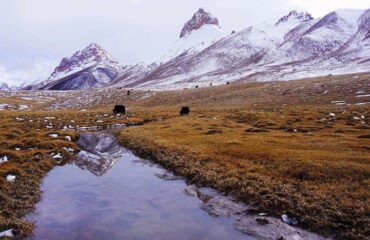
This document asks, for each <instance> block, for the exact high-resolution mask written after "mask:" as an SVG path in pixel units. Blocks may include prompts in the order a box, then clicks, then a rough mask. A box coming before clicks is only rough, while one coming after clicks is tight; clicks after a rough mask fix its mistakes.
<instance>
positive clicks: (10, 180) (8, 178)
mask: <svg viewBox="0 0 370 240" xmlns="http://www.w3.org/2000/svg"><path fill="white" fill-rule="evenodd" d="M15 178H16V177H15V175H11V174H10V175H8V176H6V180H7V181H8V182H14V180H15Z"/></svg>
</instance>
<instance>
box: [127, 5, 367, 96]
mask: <svg viewBox="0 0 370 240" xmlns="http://www.w3.org/2000/svg"><path fill="white" fill-rule="evenodd" d="M369 43H370V10H366V11H365V10H338V11H334V12H331V13H329V14H327V15H325V16H323V17H321V18H318V19H313V18H312V16H311V15H310V14H308V13H298V12H296V11H292V12H291V13H289V14H288V15H287V16H284V17H282V18H281V19H279V20H278V21H277V22H276V23H275V24H268V23H262V24H260V25H256V26H251V27H248V28H246V29H244V30H242V31H240V32H238V33H235V34H231V35H229V36H226V37H223V38H221V39H220V40H218V41H217V42H215V43H214V44H211V45H210V46H208V47H206V48H204V49H203V50H201V51H199V52H196V53H194V54H190V55H188V54H187V53H186V52H184V53H183V54H182V55H180V56H178V57H175V58H173V59H171V60H169V61H168V62H166V63H163V64H161V65H160V66H159V67H158V68H156V69H154V70H153V71H152V72H150V73H148V74H145V75H143V76H141V78H139V79H137V81H134V82H133V81H131V82H130V84H129V85H128V86H129V87H139V88H157V89H173V88H184V87H194V86H197V85H198V86H208V85H209V84H211V83H212V84H213V85H215V84H222V83H225V82H226V81H238V80H243V81H263V80H278V79H282V80H288V79H294V78H302V77H308V76H320V75H327V74H343V73H353V72H356V71H370V66H369V64H366V62H367V63H368V62H370V52H369V51H368V50H369V48H370V44H369ZM121 84H123V85H124V83H121Z"/></svg>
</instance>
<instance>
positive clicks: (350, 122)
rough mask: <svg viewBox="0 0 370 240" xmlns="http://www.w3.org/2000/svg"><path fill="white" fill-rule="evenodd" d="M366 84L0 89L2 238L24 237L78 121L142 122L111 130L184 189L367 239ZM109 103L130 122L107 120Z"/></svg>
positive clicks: (369, 119)
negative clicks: (182, 181) (202, 189)
mask: <svg viewBox="0 0 370 240" xmlns="http://www.w3.org/2000/svg"><path fill="white" fill-rule="evenodd" d="M369 79H370V73H362V74H350V75H343V76H326V77H320V78H310V79H303V80H297V81H287V82H279V81H274V82H258V83H247V82H237V83H232V84H228V85H223V86H212V87H207V88H197V89H182V90H175V91H151V90H145V91H144V90H135V89H133V90H132V89H113V88H111V89H98V90H81V91H61V92H58V91H19V92H13V93H7V92H0V107H1V108H3V109H4V110H1V109H0V110H1V111H0V131H1V135H0V141H1V142H0V146H1V147H0V158H3V157H4V156H7V159H8V161H7V162H4V163H1V164H0V205H1V206H2V208H1V209H0V231H2V230H7V229H10V228H13V229H14V231H15V233H16V234H17V235H18V236H20V237H24V236H28V235H29V234H30V233H31V232H32V227H33V226H32V223H30V222H27V221H26V220H24V218H22V217H24V216H25V215H26V214H27V213H29V212H31V211H32V209H33V207H34V204H35V203H36V202H37V201H38V200H39V199H40V196H41V195H40V184H41V181H42V178H43V177H44V176H45V175H46V174H47V172H48V171H49V170H51V169H52V168H53V167H54V166H57V165H63V164H67V163H68V159H70V157H71V156H73V153H76V152H78V147H77V145H76V143H75V142H76V141H77V140H78V133H76V131H75V129H76V128H77V126H78V127H89V126H102V127H103V126H107V125H114V124H123V123H124V124H127V125H131V124H143V126H140V127H132V128H126V129H122V130H119V131H117V132H116V135H117V137H118V139H119V141H120V142H121V143H122V145H124V146H125V147H127V148H129V149H132V150H134V151H135V152H136V153H137V154H138V155H140V156H143V157H146V158H150V159H152V160H154V161H157V162H159V163H161V164H162V165H163V166H164V167H166V168H168V169H170V170H172V171H174V172H175V173H177V174H179V175H181V176H183V177H184V178H186V179H187V180H188V181H189V182H190V183H194V184H198V185H202V186H209V187H213V188H216V189H218V190H220V191H221V192H223V193H225V194H228V195H232V196H236V197H238V198H239V199H240V200H241V201H243V202H246V203H248V204H249V206H250V211H251V212H253V213H258V212H267V213H269V214H271V215H273V216H278V217H279V216H280V215H281V214H287V215H288V216H291V217H294V218H296V219H297V220H298V222H299V225H300V226H302V227H305V228H307V229H311V230H314V231H317V232H320V233H322V234H324V235H332V234H334V235H335V236H336V238H338V239H368V238H369V236H370V232H369V228H368V226H369V225H370V204H369V199H370V189H369V186H370V185H369V184H370V139H369V137H370V111H369V110H370V109H369V107H370V95H369V94H370V80H369ZM245 81H246V80H245ZM128 90H130V95H128V94H127V91H128ZM1 104H2V105H1ZM115 104H122V105H125V106H126V110H127V112H128V115H126V116H119V115H118V116H114V115H112V114H111V111H112V109H113V107H114V105H115ZM181 106H189V107H190V111H191V112H190V115H189V116H183V117H181V116H179V110H180V108H181ZM67 135H68V136H70V137H71V141H69V138H66V136H67ZM71 149H72V150H73V151H71ZM57 153H60V155H61V156H62V161H60V160H58V161H56V159H55V158H53V157H55V156H56V154H57ZM57 156H58V155H57ZM9 175H14V176H16V178H15V180H14V181H13V182H9V181H7V176H9ZM3 206H4V207H3Z"/></svg>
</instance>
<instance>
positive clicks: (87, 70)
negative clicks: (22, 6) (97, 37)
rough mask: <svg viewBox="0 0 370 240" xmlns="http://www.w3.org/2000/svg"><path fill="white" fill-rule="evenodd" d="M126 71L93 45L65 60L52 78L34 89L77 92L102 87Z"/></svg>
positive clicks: (55, 70) (98, 47)
mask: <svg viewBox="0 0 370 240" xmlns="http://www.w3.org/2000/svg"><path fill="white" fill-rule="evenodd" d="M123 69H124V67H122V66H121V65H120V64H119V63H118V62H117V61H116V60H115V59H113V58H112V57H111V56H110V55H109V54H108V53H107V52H106V51H105V50H104V49H103V48H101V47H100V46H99V45H97V44H95V43H92V44H90V45H89V46H87V47H86V48H85V49H83V50H82V51H77V52H76V53H74V54H73V55H72V56H71V57H66V58H63V59H62V61H61V62H60V64H59V65H58V66H57V67H56V68H55V69H54V71H53V73H52V74H51V76H50V77H49V78H48V79H47V80H46V81H43V82H41V83H39V84H36V85H34V86H33V87H32V89H47V90H76V89H89V88H96V87H102V86H104V85H106V84H107V83H109V82H110V81H112V80H114V79H116V78H117V77H118V75H119V73H120V72H121V71H122V70H123Z"/></svg>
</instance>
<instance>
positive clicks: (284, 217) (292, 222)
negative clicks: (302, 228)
mask: <svg viewBox="0 0 370 240" xmlns="http://www.w3.org/2000/svg"><path fill="white" fill-rule="evenodd" d="M281 219H282V220H283V221H284V222H285V223H287V224H289V225H297V223H298V221H297V219H295V218H294V217H293V218H291V217H289V216H288V215H286V214H283V215H282V216H281Z"/></svg>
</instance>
